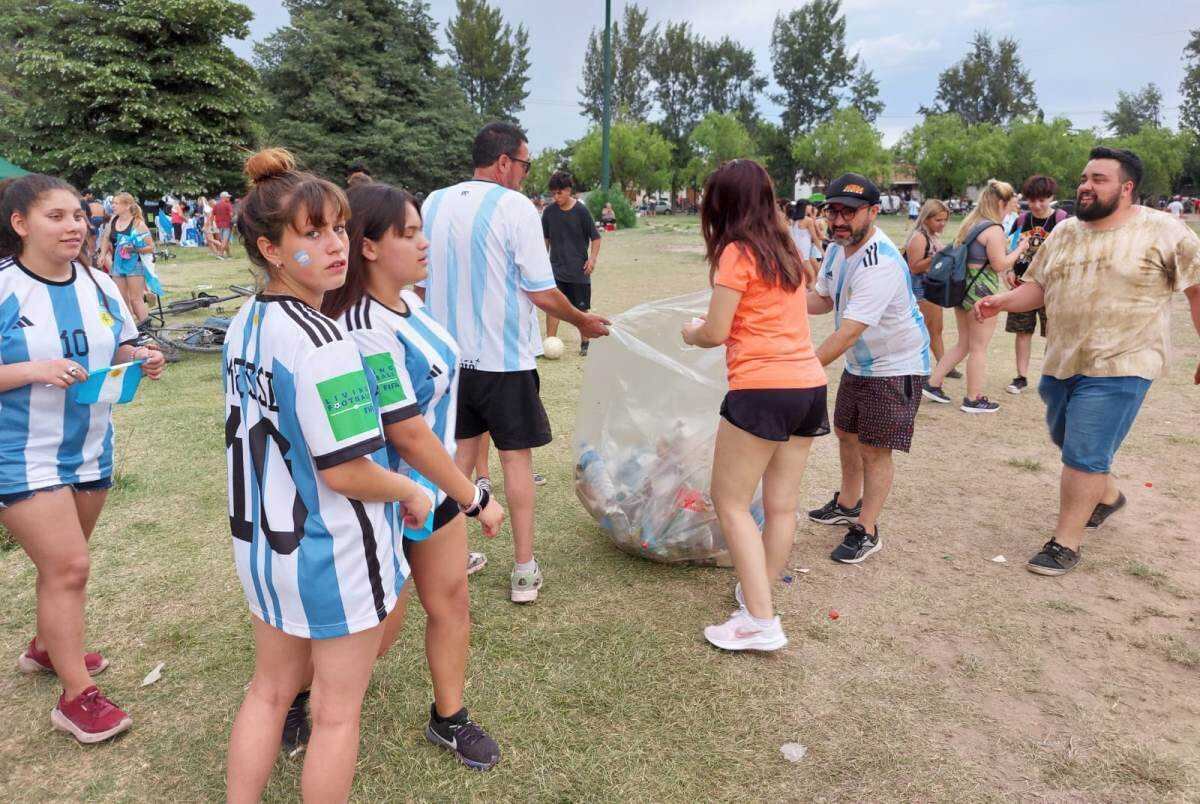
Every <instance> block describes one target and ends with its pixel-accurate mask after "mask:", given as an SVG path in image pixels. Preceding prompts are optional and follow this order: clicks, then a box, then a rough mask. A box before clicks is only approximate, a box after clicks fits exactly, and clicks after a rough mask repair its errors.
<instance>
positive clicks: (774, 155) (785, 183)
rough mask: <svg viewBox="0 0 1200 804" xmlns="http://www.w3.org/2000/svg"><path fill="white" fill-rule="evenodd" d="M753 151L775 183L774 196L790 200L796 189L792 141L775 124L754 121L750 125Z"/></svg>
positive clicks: (766, 121)
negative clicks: (758, 156) (760, 157)
mask: <svg viewBox="0 0 1200 804" xmlns="http://www.w3.org/2000/svg"><path fill="white" fill-rule="evenodd" d="M750 136H752V137H753V138H754V150H755V151H756V152H757V153H758V154H759V155H760V156H762V159H763V163H764V164H765V165H766V168H767V173H769V174H771V181H773V182H774V183H775V194H776V195H777V196H779V197H780V198H791V197H792V193H793V192H794V191H795V188H796V157H795V156H793V155H792V139H791V137H789V136H788V135H787V132H786V131H784V130H783V127H782V126H780V125H779V124H777V123H772V122H770V121H768V120H755V121H753V123H752V124H751V125H750Z"/></svg>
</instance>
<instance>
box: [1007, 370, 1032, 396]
mask: <svg viewBox="0 0 1200 804" xmlns="http://www.w3.org/2000/svg"><path fill="white" fill-rule="evenodd" d="M1028 387H1029V380H1027V379H1025V378H1024V377H1022V376H1021V375H1019V374H1018V375H1017V376H1016V377H1013V381H1012V382H1010V383H1009V384H1008V387H1007V388H1005V389H1004V390H1005V391H1008V392H1009V393H1010V394H1012V395H1014V396H1016V395H1017V394H1019V393H1021V392H1022V391H1024V390H1025V389H1026V388H1028Z"/></svg>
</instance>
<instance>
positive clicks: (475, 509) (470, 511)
mask: <svg viewBox="0 0 1200 804" xmlns="http://www.w3.org/2000/svg"><path fill="white" fill-rule="evenodd" d="M491 500H492V495H491V493H490V492H488V490H487V489H485V488H483V487H482V486H476V487H475V500H474V501H473V502H472V503H471V504H470V505H469V506H465V507H464V506H463V505H461V504H460V505H459V506H458V510H459V511H462V512H463V513H464V514H466V515H467V516H469V517H472V518H473V517H477V516H479V515H480V514H481V513H483V509H484V508H487V506H488V503H489V502H491Z"/></svg>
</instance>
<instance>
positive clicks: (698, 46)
mask: <svg viewBox="0 0 1200 804" xmlns="http://www.w3.org/2000/svg"><path fill="white" fill-rule="evenodd" d="M702 42H703V40H702V39H701V38H700V37H698V36H696V35H695V34H693V33H692V26H691V24H690V23H686V22H679V23H675V22H669V23H667V28H666V30H665V31H663V35H662V38H661V39H660V40H659V42H658V47H657V48H655V50H654V53H653V54H652V55H651V56H650V77H651V78H652V79H653V80H654V100H655V102H656V103H657V104H658V108H659V110H660V111H661V112H662V119H661V120H660V121H659V127H660V128H661V129H662V131H663V134H665V135H666V137H667V139H669V140H670V141H671V142H672V143H673V144H675V145H676V146H677V147H678V145H679V144H680V143H682V142H683V141H684V140H686V139H687V136H688V134H689V133H691V130H692V128H693V127H694V126H695V125H696V123H697V122H698V121H699V120H700V117H701V115H702V114H703V105H702V102H701V98H700V69H699V65H698V64H697V56H698V54H699V53H700V51H701V50H702V49H703V46H702Z"/></svg>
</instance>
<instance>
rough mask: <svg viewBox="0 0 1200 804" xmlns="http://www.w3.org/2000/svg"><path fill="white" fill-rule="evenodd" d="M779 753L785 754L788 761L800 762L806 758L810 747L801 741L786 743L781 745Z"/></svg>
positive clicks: (784, 756)
mask: <svg viewBox="0 0 1200 804" xmlns="http://www.w3.org/2000/svg"><path fill="white" fill-rule="evenodd" d="M779 753H781V754H783V758H784V759H786V760H787V761H788V762H799V761H800V760H802V759H804V756H805V755H806V754H807V753H808V749H807V748H805V747H804V746H802V745H800V743H784V744H783V745H781V746H779Z"/></svg>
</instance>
